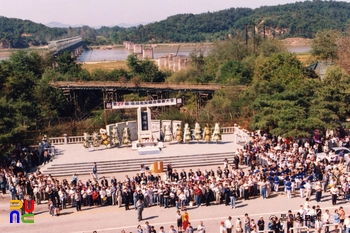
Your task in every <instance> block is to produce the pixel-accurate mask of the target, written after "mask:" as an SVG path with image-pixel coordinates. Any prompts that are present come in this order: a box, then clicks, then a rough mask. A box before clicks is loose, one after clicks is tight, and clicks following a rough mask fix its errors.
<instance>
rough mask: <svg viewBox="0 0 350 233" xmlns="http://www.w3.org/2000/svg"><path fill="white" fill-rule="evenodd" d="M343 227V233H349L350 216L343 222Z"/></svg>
mask: <svg viewBox="0 0 350 233" xmlns="http://www.w3.org/2000/svg"><path fill="white" fill-rule="evenodd" d="M344 225H345V227H346V230H345V232H346V233H350V215H349V216H348V217H347V218H346V219H345V220H344Z"/></svg>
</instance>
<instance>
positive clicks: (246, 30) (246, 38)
mask: <svg viewBox="0 0 350 233" xmlns="http://www.w3.org/2000/svg"><path fill="white" fill-rule="evenodd" d="M245 46H246V49H247V53H248V24H246V25H245Z"/></svg>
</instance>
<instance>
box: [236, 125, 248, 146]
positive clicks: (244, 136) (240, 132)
mask: <svg viewBox="0 0 350 233" xmlns="http://www.w3.org/2000/svg"><path fill="white" fill-rule="evenodd" d="M233 128H234V135H235V143H237V144H242V143H243V144H245V143H248V142H250V140H251V138H250V135H249V131H248V130H244V129H241V128H240V127H239V126H238V125H237V124H235V126H234V127H233Z"/></svg>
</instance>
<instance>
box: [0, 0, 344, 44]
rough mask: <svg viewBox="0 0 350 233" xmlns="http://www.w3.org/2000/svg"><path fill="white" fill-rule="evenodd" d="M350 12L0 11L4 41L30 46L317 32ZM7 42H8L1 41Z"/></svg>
mask: <svg viewBox="0 0 350 233" xmlns="http://www.w3.org/2000/svg"><path fill="white" fill-rule="evenodd" d="M349 18H350V3H347V2H336V1H321V0H313V1H304V2H296V3H291V4H285V5H278V6H264V7H260V8H256V9H254V10H253V9H249V8H231V9H227V10H222V11H217V12H208V13H202V14H197V15H194V14H179V15H175V16H170V17H168V18H167V19H165V20H162V21H159V22H155V23H151V24H147V25H140V26H138V27H131V28H121V27H102V28H101V29H98V30H95V29H93V28H90V27H87V26H84V27H81V28H48V27H46V26H44V25H42V24H36V23H33V22H31V21H28V20H19V19H8V18H5V17H0V47H6V45H10V46H11V47H25V46H28V44H34V45H38V44H45V43H46V42H47V41H48V40H52V39H59V38H63V37H70V36H76V35H82V36H83V37H84V39H85V41H86V42H87V43H88V44H106V43H122V42H123V41H125V40H130V41H134V42H137V43H153V42H156V43H162V42H203V41H215V40H218V39H225V38H227V37H228V36H235V35H237V34H242V35H243V34H244V33H245V27H246V25H249V26H248V29H249V30H250V31H249V32H248V33H249V34H251V35H252V33H253V30H252V28H253V27H254V26H253V25H255V32H256V33H258V34H259V35H263V32H264V27H265V33H266V35H267V36H276V37H281V38H287V37H306V38H312V37H313V36H314V35H315V33H316V32H317V31H319V30H322V29H339V30H344V29H345V27H346V24H347V23H348V22H349ZM1 45H2V46H1Z"/></svg>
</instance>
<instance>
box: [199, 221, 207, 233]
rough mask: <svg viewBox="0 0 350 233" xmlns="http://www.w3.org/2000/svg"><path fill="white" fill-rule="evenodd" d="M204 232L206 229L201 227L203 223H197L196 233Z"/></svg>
mask: <svg viewBox="0 0 350 233" xmlns="http://www.w3.org/2000/svg"><path fill="white" fill-rule="evenodd" d="M205 230H206V228H205V226H204V225H203V222H202V221H200V222H199V225H198V227H197V231H198V233H205Z"/></svg>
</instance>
